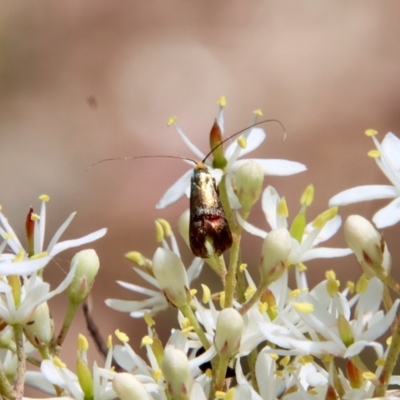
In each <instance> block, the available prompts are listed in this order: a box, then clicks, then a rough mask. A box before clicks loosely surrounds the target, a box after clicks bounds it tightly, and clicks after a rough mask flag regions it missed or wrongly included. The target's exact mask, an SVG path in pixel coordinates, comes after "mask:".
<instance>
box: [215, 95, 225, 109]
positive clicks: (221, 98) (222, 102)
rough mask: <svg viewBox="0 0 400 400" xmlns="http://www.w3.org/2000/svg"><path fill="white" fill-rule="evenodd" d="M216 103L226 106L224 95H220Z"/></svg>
mask: <svg viewBox="0 0 400 400" xmlns="http://www.w3.org/2000/svg"><path fill="white" fill-rule="evenodd" d="M217 104H218V105H220V106H221V107H225V106H226V97H225V96H221V97H220V98H219V99H218V100H217Z"/></svg>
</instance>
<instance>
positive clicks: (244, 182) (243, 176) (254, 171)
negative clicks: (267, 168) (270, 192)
mask: <svg viewBox="0 0 400 400" xmlns="http://www.w3.org/2000/svg"><path fill="white" fill-rule="evenodd" d="M235 181H236V188H237V196H238V199H239V202H240V204H241V205H242V206H243V207H245V208H247V209H250V208H251V207H252V206H253V205H254V204H255V203H256V202H257V200H258V199H259V198H260V195H261V191H262V185H263V182H264V170H263V168H262V167H261V165H260V164H258V163H257V162H255V161H249V162H246V163H245V164H243V165H242V166H240V167H239V169H238V170H237V172H236V175H235Z"/></svg>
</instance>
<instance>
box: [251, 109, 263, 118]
mask: <svg viewBox="0 0 400 400" xmlns="http://www.w3.org/2000/svg"><path fill="white" fill-rule="evenodd" d="M253 114H255V115H258V116H260V117H261V116H262V115H263V112H262V111H261V110H260V109H259V108H257V110H254V111H253Z"/></svg>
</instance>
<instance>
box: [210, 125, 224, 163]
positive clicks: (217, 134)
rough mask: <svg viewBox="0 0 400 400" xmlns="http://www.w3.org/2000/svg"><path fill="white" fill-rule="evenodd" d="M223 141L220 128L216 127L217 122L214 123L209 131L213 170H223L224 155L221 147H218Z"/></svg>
mask: <svg viewBox="0 0 400 400" xmlns="http://www.w3.org/2000/svg"><path fill="white" fill-rule="evenodd" d="M222 140H223V137H222V132H221V128H220V126H219V125H218V122H217V120H215V121H214V124H213V126H212V128H211V131H210V150H213V157H214V160H213V168H220V169H223V168H225V167H226V164H227V160H226V158H225V155H224V149H223V146H222V145H220V144H221V142H222Z"/></svg>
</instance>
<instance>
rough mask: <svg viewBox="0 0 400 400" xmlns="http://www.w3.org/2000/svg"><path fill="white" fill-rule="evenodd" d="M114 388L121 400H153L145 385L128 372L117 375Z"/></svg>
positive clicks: (113, 384)
mask: <svg viewBox="0 0 400 400" xmlns="http://www.w3.org/2000/svg"><path fill="white" fill-rule="evenodd" d="M112 387H113V389H114V392H115V393H116V394H117V396H118V397H119V398H120V399H121V400H152V397H151V396H150V394H149V393H148V392H147V390H146V388H145V386H144V385H143V383H142V382H140V381H139V380H138V379H137V378H135V377H134V376H133V375H132V374H128V373H127V372H121V373H119V374H116V375H115V376H114V379H113V381H112Z"/></svg>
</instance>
